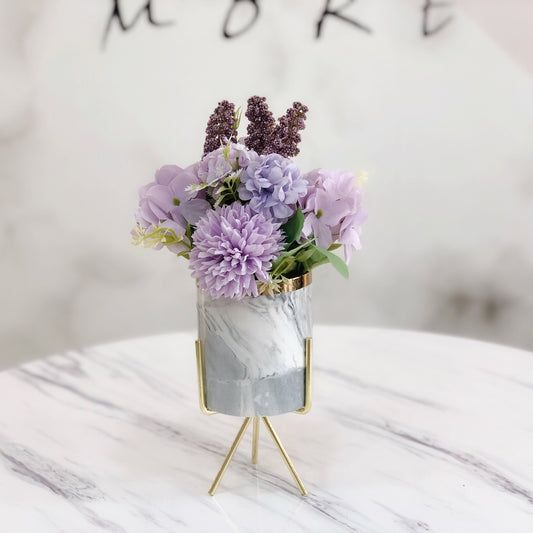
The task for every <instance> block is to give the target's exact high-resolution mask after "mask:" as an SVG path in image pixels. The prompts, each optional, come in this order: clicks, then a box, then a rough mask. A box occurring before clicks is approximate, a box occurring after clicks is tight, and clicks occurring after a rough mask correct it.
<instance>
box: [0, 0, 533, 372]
mask: <svg viewBox="0 0 533 533" xmlns="http://www.w3.org/2000/svg"><path fill="white" fill-rule="evenodd" d="M144 3H145V0H127V1H126V0H123V1H122V2H121V6H122V9H123V14H124V19H125V20H126V21H131V19H132V18H133V17H134V15H135V13H136V12H137V11H138V9H139V8H140V7H142V5H144ZM231 3H232V2H231V1H230V0H228V1H218V2H214V1H209V0H194V1H193V0H181V1H178V0H153V1H152V5H153V14H154V17H155V18H156V19H157V20H168V21H173V24H172V25H169V26H165V27H154V26H151V25H150V24H148V23H147V21H146V17H145V16H144V15H143V16H141V17H140V19H139V21H138V22H137V24H136V25H135V27H134V28H133V29H132V30H131V31H129V32H127V33H123V32H122V31H121V30H120V29H119V27H118V24H116V21H115V23H113V26H112V28H111V31H110V33H109V36H108V40H107V44H106V47H105V49H102V47H101V40H102V35H103V31H104V28H105V25H106V23H107V20H108V17H109V13H110V10H111V7H112V4H113V2H112V1H111V0H98V1H96V0H93V1H89V0H48V1H46V2H36V1H29V0H23V1H20V2H10V1H9V0H0V76H1V80H2V82H1V83H0V184H1V189H0V191H1V192H0V227H1V232H0V254H1V256H0V280H1V281H0V290H1V295H2V306H1V309H2V310H1V314H0V340H1V346H0V348H1V351H0V367H1V366H7V365H9V364H13V363H15V362H18V361H21V360H23V359H25V358H30V357H36V356H41V355H46V354H48V353H51V352H54V351H59V350H63V349H66V348H71V347H79V346H83V345H86V344H89V343H96V342H104V341H107V340H115V339H119V338H124V337H130V336H140V335H146V334H151V333H157V332H163V331H169V330H174V329H192V328H194V327H195V286H194V282H193V280H192V279H191V278H190V277H189V274H188V270H187V264H186V262H185V261H183V260H177V259H175V258H174V257H173V256H172V255H171V254H169V253H166V252H158V253H156V252H153V251H149V250H142V249H137V248H134V247H132V246H131V245H130V237H129V230H130V228H131V226H132V224H133V218H132V213H133V210H134V208H135V205H136V202H137V189H138V187H139V186H141V185H142V184H144V183H145V182H147V181H149V180H151V178H152V175H153V171H154V170H155V169H156V168H158V167H159V166H161V165H162V164H165V163H175V164H178V165H181V166H185V165H188V164H189V163H191V162H193V161H195V160H196V159H198V157H199V156H200V155H201V151H202V145H203V137H204V134H203V132H204V128H205V124H206V121H207V118H208V116H209V114H210V113H211V111H212V109H213V108H214V107H215V105H216V104H217V102H218V101H219V100H221V99H224V98H225V99H229V100H232V101H234V102H236V103H238V104H245V102H246V99H247V98H248V96H250V95H252V94H260V95H265V96H267V97H268V98H269V101H270V104H271V108H273V110H274V112H275V114H276V115H281V114H282V113H283V112H284V111H285V109H286V108H287V107H288V106H289V105H290V104H291V103H292V101H293V100H296V99H299V100H301V101H303V102H304V103H306V104H307V105H308V106H309V108H310V112H309V118H308V123H307V124H308V126H307V129H306V130H305V131H304V134H303V143H302V151H301V154H300V156H299V157H298V162H299V164H300V165H301V167H302V168H303V169H305V170H307V169H311V168H314V167H317V166H324V167H331V168H346V169H353V170H356V169H366V170H367V171H369V173H370V180H369V182H368V183H367V186H366V203H367V206H368V210H369V212H370V218H369V220H368V222H367V224H366V227H365V232H364V236H363V244H364V250H363V251H362V252H360V253H359V254H356V255H355V257H354V259H353V262H352V264H351V279H350V281H349V282H346V281H345V280H343V279H342V278H340V277H339V276H338V275H337V274H336V273H335V272H334V271H333V269H331V268H329V269H328V268H325V267H322V268H321V269H319V270H318V271H316V275H315V282H314V294H315V302H314V303H315V317H316V321H317V322H321V323H324V322H327V323H350V324H352V323H353V324H365V325H377V326H386V327H397V328H413V329H424V330H433V331H441V332H448V333H452V334H456V335H464V336H471V337H478V338H484V339H487V340H493V341H497V342H501V343H507V344H512V345H516V346H522V347H526V348H530V349H532V348H533V327H532V326H533V318H532V317H533V290H532V289H533V81H532V77H531V72H533V69H532V68H531V55H530V54H528V53H527V51H526V52H524V49H525V44H524V43H527V44H529V46H530V48H529V50H531V44H532V42H531V38H529V40H527V39H526V40H520V39H519V38H517V37H516V35H520V32H521V31H522V32H523V31H526V30H527V28H526V29H524V20H525V19H524V16H525V14H527V15H532V14H533V13H532V10H531V9H529V8H528V7H527V6H525V4H524V3H523V2H519V1H516V2H506V3H505V5H504V6H500V7H499V10H498V8H497V6H496V8H495V4H494V3H488V4H487V3H485V6H483V3H482V2H477V3H476V2H464V3H455V4H452V5H451V6H449V7H447V8H440V9H433V10H431V12H430V23H431V26H434V25H436V24H437V23H438V22H439V21H440V20H442V19H444V18H446V17H447V16H448V15H451V16H452V17H453V19H452V20H451V22H450V23H449V24H448V25H447V26H446V27H445V28H444V29H443V30H442V31H440V32H438V33H436V34H435V35H433V36H432V37H426V38H424V37H422V35H421V25H422V10H421V7H422V5H423V3H424V2H423V1H422V0H416V1H415V0H360V1H358V2H356V3H354V4H352V5H351V6H350V7H348V8H346V9H345V10H344V14H345V15H346V16H349V17H351V18H355V19H357V20H359V21H360V22H362V23H364V24H365V25H367V26H369V27H371V28H372V34H371V35H369V34H367V33H364V32H361V31H359V30H357V29H356V28H354V27H352V26H351V25H349V24H346V23H344V22H342V21H340V20H336V19H335V18H333V17H330V18H329V19H327V20H325V22H324V26H323V29H322V31H323V33H322V37H321V38H320V39H319V40H317V39H315V29H316V22H317V20H318V19H319V17H320V14H321V12H322V10H323V9H324V5H325V1H324V0H269V1H268V2H266V1H260V6H261V15H260V17H259V19H258V20H257V22H256V24H255V25H254V26H253V27H252V28H251V29H250V30H249V31H247V32H246V33H244V34H243V35H242V36H240V37H238V38H234V39H231V40H227V39H223V38H222V35H221V34H222V26H223V22H224V18H225V16H226V13H227V11H228V8H229V6H230V5H231ZM489 4H490V9H489ZM502 4H503V3H502ZM332 5H334V2H332ZM250 12H251V8H250V6H249V5H247V4H246V2H241V3H240V4H239V6H238V11H236V12H235V13H234V15H235V16H234V19H233V24H234V26H235V27H237V26H239V25H240V24H243V23H244V21H247V20H248V18H249V14H250ZM502 13H505V15H506V17H503V16H502ZM513 24H516V25H515V26H513ZM528 61H529V62H528ZM243 131H244V130H243Z"/></svg>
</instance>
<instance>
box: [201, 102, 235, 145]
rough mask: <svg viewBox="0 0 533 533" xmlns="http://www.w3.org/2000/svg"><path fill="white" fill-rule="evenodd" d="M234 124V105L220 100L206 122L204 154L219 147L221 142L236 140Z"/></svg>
mask: <svg viewBox="0 0 533 533" xmlns="http://www.w3.org/2000/svg"><path fill="white" fill-rule="evenodd" d="M236 125H237V117H236V116H235V105H234V104H232V103H231V102H228V101H227V100H222V102H219V103H218V106H217V107H216V108H215V110H214V111H213V113H212V114H211V116H210V117H209V120H208V122H207V128H206V130H205V133H206V137H205V143H204V155H206V154H208V153H209V152H212V151H213V150H216V149H217V148H220V145H221V144H224V143H227V142H228V141H237V129H236Z"/></svg>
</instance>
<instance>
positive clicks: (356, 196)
mask: <svg viewBox="0 0 533 533" xmlns="http://www.w3.org/2000/svg"><path fill="white" fill-rule="evenodd" d="M307 111H308V109H307V107H306V106H304V105H303V104H301V103H300V102H295V103H294V104H293V105H292V107H291V108H289V109H288V110H287V112H286V113H285V115H283V116H282V117H281V118H279V119H278V120H277V121H276V120H275V118H274V116H273V114H272V112H271V111H270V110H269V108H268V105H267V102H266V98H264V97H259V96H252V97H251V98H249V100H248V105H247V109H246V113H245V116H246V118H247V119H248V126H247V136H246V137H245V138H243V139H238V138H237V134H238V133H237V132H238V128H239V124H240V119H241V113H240V109H237V110H236V109H235V105H234V104H233V103H230V102H228V101H226V100H224V101H222V102H220V103H219V104H218V106H217V107H216V109H215V110H214V112H213V114H212V115H211V117H210V118H209V121H208V124H207V129H206V139H205V144H204V154H203V157H202V159H201V160H200V161H199V162H197V163H194V164H192V165H190V166H188V167H186V168H181V167H178V166H176V165H165V166H163V167H161V168H160V169H159V170H157V171H156V173H155V178H154V181H152V182H151V183H149V184H147V185H145V186H143V187H141V189H140V190H139V207H138V209H137V211H136V212H135V219H136V222H137V224H136V226H135V228H134V229H133V230H132V235H133V242H134V244H136V245H142V246H147V247H153V248H155V249H161V248H163V247H165V248H167V249H168V250H169V251H171V252H172V253H174V254H177V255H178V256H180V257H184V258H185V259H189V260H190V263H189V265H190V269H191V271H192V276H193V277H194V278H196V280H197V283H198V286H199V287H200V288H202V289H204V290H205V291H206V292H207V294H208V295H209V296H211V297H212V298H220V297H226V298H236V299H241V298H243V297H245V296H258V295H260V294H263V293H269V294H272V293H276V292H277V290H279V289H278V288H279V287H280V285H281V283H282V282H283V281H285V280H286V279H288V278H293V277H297V276H300V275H302V274H304V273H306V272H308V271H310V270H311V269H313V268H315V267H317V266H319V265H321V264H324V263H328V262H329V263H331V264H332V265H333V266H334V267H335V268H336V269H337V270H338V271H339V272H340V273H341V274H342V275H343V276H345V277H348V268H347V263H348V262H349V260H350V257H351V255H352V252H353V251H354V250H358V249H359V248H360V247H361V242H360V235H361V225H362V224H363V222H364V221H365V219H366V212H365V211H364V209H363V207H362V191H361V188H360V183H359V182H360V181H361V179H359V180H358V179H357V178H356V176H355V175H354V174H352V173H350V172H343V171H332V170H326V169H322V168H321V169H316V170H312V171H311V172H308V173H306V174H304V173H302V171H301V170H300V168H299V167H298V166H297V165H296V163H295V162H294V161H293V159H292V158H293V157H294V156H296V155H298V153H299V148H298V145H299V143H300V140H301V138H300V131H301V130H303V129H304V128H305V119H306V114H307ZM363 178H364V176H363ZM341 247H342V248H343V251H344V259H345V261H346V263H345V262H344V261H343V260H342V259H341V258H340V257H339V256H337V255H336V254H334V253H333V251H334V250H336V249H338V248H341Z"/></svg>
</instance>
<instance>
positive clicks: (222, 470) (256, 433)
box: [209, 416, 307, 496]
mask: <svg viewBox="0 0 533 533" xmlns="http://www.w3.org/2000/svg"><path fill="white" fill-rule="evenodd" d="M259 418H260V417H253V421H254V423H253V436H252V463H254V464H257V458H258V450H259ZM261 418H262V419H263V422H264V423H265V426H266V427H267V429H268V432H269V433H270V435H271V437H272V439H273V440H274V442H275V444H276V446H277V447H278V450H279V453H281V456H282V457H283V460H284V461H285V464H286V465H287V468H288V469H289V472H290V473H291V474H292V477H293V478H294V481H295V482H296V485H298V489H299V491H300V493H301V495H302V496H305V495H306V494H307V490H305V487H304V484H303V483H302V480H301V479H300V478H299V476H298V474H297V473H296V470H295V468H294V465H293V464H292V461H291V459H290V457H289V456H288V454H287V452H286V451H285V448H284V447H283V444H281V441H280V440H279V437H278V435H277V434H276V432H275V431H274V428H273V427H272V423H271V422H270V420H269V418H268V417H267V416H263V417H261ZM251 420H252V417H250V416H248V417H246V418H245V419H244V422H243V423H242V426H241V427H240V429H239V431H238V432H237V436H236V437H235V440H234V441H233V444H232V445H231V448H230V449H229V452H228V454H227V455H226V458H225V459H224V462H223V463H222V466H221V467H220V470H219V471H218V474H217V475H216V477H215V480H214V481H213V484H212V485H211V488H210V489H209V494H211V496H214V495H215V492H216V491H217V488H218V486H219V484H220V481H221V480H222V477H223V476H224V474H225V473H226V470H227V469H228V466H229V464H230V462H231V460H232V459H233V456H234V455H235V452H236V451H237V448H238V447H239V444H240V443H241V440H242V438H243V436H244V434H245V433H246V429H247V428H248V426H249V425H250V421H251Z"/></svg>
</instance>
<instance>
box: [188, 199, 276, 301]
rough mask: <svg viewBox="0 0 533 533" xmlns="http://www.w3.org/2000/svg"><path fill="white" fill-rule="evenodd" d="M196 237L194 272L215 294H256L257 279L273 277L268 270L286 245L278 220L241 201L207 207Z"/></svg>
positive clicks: (202, 285)
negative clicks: (258, 212)
mask: <svg viewBox="0 0 533 533" xmlns="http://www.w3.org/2000/svg"><path fill="white" fill-rule="evenodd" d="M193 240H194V248H193V249H192V251H191V255H190V259H191V261H190V268H191V270H192V276H193V278H196V279H197V280H198V285H199V287H200V288H202V289H204V290H205V291H206V292H207V294H209V296H211V297H212V298H220V297H222V296H224V297H226V298H237V299H241V298H243V297H244V296H257V295H258V289H257V281H262V282H264V283H268V282H269V281H270V276H269V274H268V271H269V270H270V267H271V266H272V261H273V260H274V259H275V258H276V257H277V255H278V254H279V252H280V251H281V250H282V248H283V246H282V234H281V231H280V229H279V224H276V223H274V222H273V221H272V220H271V219H270V218H267V217H265V216H264V215H262V214H256V213H253V212H252V211H251V209H250V207H249V206H248V205H242V204H240V203H234V204H232V205H225V206H223V207H219V208H216V209H215V210H214V211H208V212H207V213H206V215H205V216H204V217H203V218H202V219H201V220H200V221H199V222H198V226H197V228H196V231H195V232H194V234H193Z"/></svg>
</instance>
